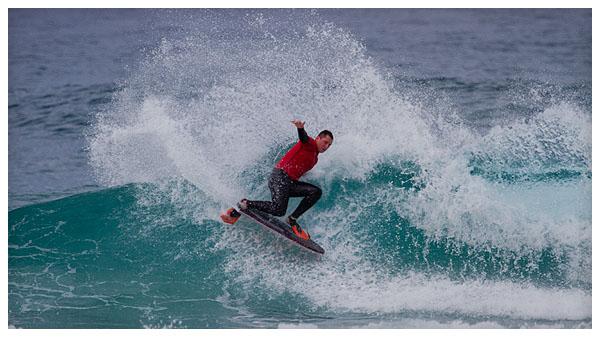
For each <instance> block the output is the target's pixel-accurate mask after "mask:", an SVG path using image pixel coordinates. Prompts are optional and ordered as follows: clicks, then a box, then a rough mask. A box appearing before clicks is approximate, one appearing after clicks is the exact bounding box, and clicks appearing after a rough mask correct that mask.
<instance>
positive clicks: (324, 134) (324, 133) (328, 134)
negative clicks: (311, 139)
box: [319, 130, 333, 140]
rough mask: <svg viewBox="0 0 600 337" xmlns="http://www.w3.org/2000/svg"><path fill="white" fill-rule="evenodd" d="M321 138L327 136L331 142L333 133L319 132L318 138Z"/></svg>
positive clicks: (327, 131)
mask: <svg viewBox="0 0 600 337" xmlns="http://www.w3.org/2000/svg"><path fill="white" fill-rule="evenodd" d="M323 136H329V137H331V140H333V133H331V131H329V130H323V131H321V132H319V137H323Z"/></svg>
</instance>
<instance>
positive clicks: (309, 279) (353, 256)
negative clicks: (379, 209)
mask: <svg viewBox="0 0 600 337" xmlns="http://www.w3.org/2000/svg"><path fill="white" fill-rule="evenodd" d="M325 231H328V230H327V229H326V230H325ZM229 234H231V236H230V235H227V234H226V235H225V236H224V237H223V240H224V242H221V244H224V245H225V246H228V247H229V248H231V249H234V250H235V251H238V252H240V254H241V256H240V255H236V256H235V258H231V259H228V261H227V263H226V266H225V267H226V271H227V272H229V273H231V275H237V278H238V279H237V281H238V282H239V283H240V284H252V286H256V283H255V282H260V283H263V284H264V286H265V287H266V288H268V289H271V290H272V291H274V292H275V293H282V292H286V291H287V292H291V293H293V294H298V295H300V294H301V295H302V296H304V297H306V298H308V299H309V300H310V303H312V304H313V305H315V306H317V307H318V306H324V307H327V308H328V309H330V310H334V311H339V312H353V313H368V314H372V313H404V312H436V313H444V314H458V315H467V316H475V317H478V316H484V317H489V316H494V317H497V318H500V319H501V318H510V319H524V320H528V319H544V320H586V319H590V318H591V294H590V293H588V292H585V291H583V290H578V289H555V288H539V287H536V286H534V285H531V284H526V283H525V284H524V283H514V282H509V281H479V280H472V281H468V280H467V281H465V280H462V281H460V282H458V281H452V280H450V279H448V278H446V277H444V276H438V277H426V276H424V275H422V274H420V273H416V272H406V273H403V275H402V276H389V274H387V273H386V271H385V270H382V269H381V268H380V267H376V266H373V265H372V264H371V263H370V262H368V261H366V260H365V259H364V258H363V257H362V255H361V254H360V243H359V242H354V243H352V240H351V239H350V238H349V237H348V236H347V235H345V234H344V233H343V232H342V233H339V232H338V233H335V234H333V235H330V236H329V237H330V238H332V237H335V239H336V240H337V242H338V243H345V244H337V245H327V244H326V247H325V248H326V251H327V254H326V255H324V256H323V257H322V258H321V259H317V260H313V261H311V259H306V257H298V256H296V255H294V254H292V253H291V252H289V251H287V250H289V248H287V249H286V248H285V247H284V246H281V247H278V246H275V247H271V250H264V249H261V248H260V246H261V243H260V241H261V240H262V237H263V235H264V233H253V235H251V236H248V233H243V234H241V233H239V231H234V232H232V233H229ZM330 234H331V232H330ZM326 236H327V235H325V237H326ZM320 240H325V242H326V243H327V242H328V241H329V240H327V239H323V238H320ZM253 247H254V248H253ZM255 247H258V248H255ZM280 250H281V251H280ZM273 251H275V252H278V253H273ZM248 281H252V282H248Z"/></svg>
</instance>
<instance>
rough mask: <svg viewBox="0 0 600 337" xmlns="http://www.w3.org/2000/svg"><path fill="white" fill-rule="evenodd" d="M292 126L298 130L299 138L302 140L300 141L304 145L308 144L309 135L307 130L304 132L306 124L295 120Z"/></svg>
mask: <svg viewBox="0 0 600 337" xmlns="http://www.w3.org/2000/svg"><path fill="white" fill-rule="evenodd" d="M292 124H294V125H295V126H296V127H297V128H298V138H300V141H301V142H302V143H304V144H306V143H308V134H307V133H306V130H304V122H303V121H301V120H299V119H294V120H293V121H292Z"/></svg>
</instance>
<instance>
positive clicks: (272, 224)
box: [239, 209, 325, 254]
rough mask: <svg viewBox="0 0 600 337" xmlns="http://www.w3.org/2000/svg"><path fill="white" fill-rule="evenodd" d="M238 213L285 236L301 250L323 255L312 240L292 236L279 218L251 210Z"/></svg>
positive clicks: (320, 248) (288, 227)
mask: <svg viewBox="0 0 600 337" xmlns="http://www.w3.org/2000/svg"><path fill="white" fill-rule="evenodd" d="M239 211H240V212H241V213H244V214H246V215H247V216H249V217H250V218H252V220H254V221H256V222H258V223H259V224H261V225H263V226H265V227H267V228H269V229H271V230H273V231H274V232H276V233H277V234H280V235H282V236H285V237H286V238H288V239H289V240H291V241H293V242H294V243H296V244H298V245H300V246H301V247H302V248H306V249H308V250H310V251H313V252H315V253H319V254H323V253H325V250H324V249H323V248H322V247H321V246H319V245H318V244H317V243H316V242H314V241H313V240H312V239H308V240H303V239H301V238H299V237H297V236H296V234H294V232H293V231H292V228H291V227H290V225H288V224H287V223H285V222H283V221H281V220H280V219H279V218H277V217H275V216H273V215H271V214H267V213H265V212H262V211H259V210H251V209H245V210H242V209H240V210H239Z"/></svg>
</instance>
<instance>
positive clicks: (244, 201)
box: [238, 199, 248, 211]
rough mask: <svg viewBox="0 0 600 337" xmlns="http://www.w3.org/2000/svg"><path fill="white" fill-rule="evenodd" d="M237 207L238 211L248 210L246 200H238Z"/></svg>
mask: <svg viewBox="0 0 600 337" xmlns="http://www.w3.org/2000/svg"><path fill="white" fill-rule="evenodd" d="M238 206H239V207H240V209H241V210H242V211H245V210H247V209H248V200H247V199H242V200H240V202H239V203H238Z"/></svg>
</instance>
